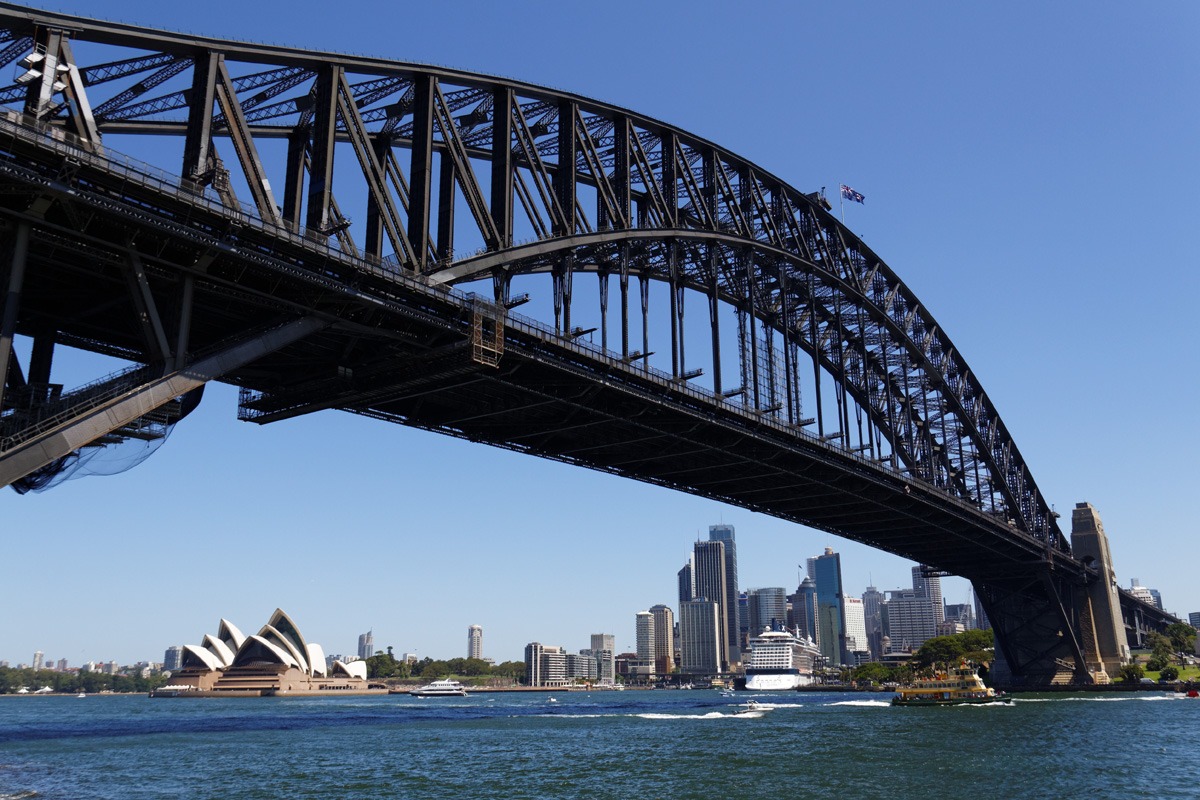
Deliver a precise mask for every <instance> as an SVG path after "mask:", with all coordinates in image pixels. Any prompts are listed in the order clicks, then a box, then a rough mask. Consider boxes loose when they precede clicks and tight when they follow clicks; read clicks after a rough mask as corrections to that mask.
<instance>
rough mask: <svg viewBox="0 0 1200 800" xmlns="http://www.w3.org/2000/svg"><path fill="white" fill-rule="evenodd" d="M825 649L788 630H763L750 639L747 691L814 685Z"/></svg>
mask: <svg viewBox="0 0 1200 800" xmlns="http://www.w3.org/2000/svg"><path fill="white" fill-rule="evenodd" d="M820 655H821V650H820V648H818V647H817V646H816V644H814V643H813V641H812V640H811V639H801V638H799V637H797V636H794V635H793V634H791V633H788V632H787V631H763V632H762V633H761V634H759V635H758V636H753V637H751V638H750V657H749V658H748V659H747V660H746V689H747V690H748V691H752V692H780V691H788V690H791V689H795V688H796V687H798V686H808V685H810V684H812V683H813V682H814V681H813V673H814V672H815V671H816V664H817V660H818V659H819V657H820Z"/></svg>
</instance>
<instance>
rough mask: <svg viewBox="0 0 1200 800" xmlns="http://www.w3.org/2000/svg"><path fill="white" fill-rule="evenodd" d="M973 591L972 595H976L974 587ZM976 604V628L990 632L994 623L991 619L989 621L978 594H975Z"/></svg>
mask: <svg viewBox="0 0 1200 800" xmlns="http://www.w3.org/2000/svg"><path fill="white" fill-rule="evenodd" d="M971 591H972V594H974V587H972V590H971ZM974 603H975V627H976V628H978V629H979V630H981V631H986V630H989V629H990V628H991V627H992V621H991V620H990V619H988V615H987V611H985V610H984V608H983V603H982V602H981V601H980V599H979V595H978V594H975V596H974Z"/></svg>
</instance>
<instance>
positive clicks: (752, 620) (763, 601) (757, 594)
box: [746, 586, 787, 636]
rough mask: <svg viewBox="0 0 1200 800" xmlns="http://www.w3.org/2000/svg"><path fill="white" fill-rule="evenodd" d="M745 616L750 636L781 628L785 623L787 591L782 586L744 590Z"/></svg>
mask: <svg viewBox="0 0 1200 800" xmlns="http://www.w3.org/2000/svg"><path fill="white" fill-rule="evenodd" d="M746 600H747V603H746V617H747V621H748V628H749V633H750V636H758V635H759V634H760V633H762V632H763V631H775V630H782V628H783V627H784V626H785V625H786V624H787V592H786V590H785V589H784V588H783V587H782V586H771V587H768V588H766V589H750V590H749V591H747V592H746Z"/></svg>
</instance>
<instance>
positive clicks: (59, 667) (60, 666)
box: [54, 658, 67, 672]
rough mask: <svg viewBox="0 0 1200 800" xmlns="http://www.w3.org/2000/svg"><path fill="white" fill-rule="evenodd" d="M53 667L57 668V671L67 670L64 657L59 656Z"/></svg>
mask: <svg viewBox="0 0 1200 800" xmlns="http://www.w3.org/2000/svg"><path fill="white" fill-rule="evenodd" d="M54 668H55V669H56V670H58V671H59V672H66V671H67V660H66V659H65V658H60V659H59V660H58V664H57V665H56V666H55V667H54Z"/></svg>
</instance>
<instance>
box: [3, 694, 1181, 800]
mask: <svg viewBox="0 0 1200 800" xmlns="http://www.w3.org/2000/svg"><path fill="white" fill-rule="evenodd" d="M554 697H555V699H556V700H557V702H553V703H551V702H549V696H548V695H544V694H536V695H524V694H523V695H514V694H491V695H486V694H484V695H475V696H471V697H465V698H429V699H418V698H411V697H408V696H404V695H392V696H382V697H338V698H308V699H302V698H291V699H279V698H262V699H230V700H197V699H150V698H146V697H132V696H95V697H88V698H75V697H4V698H0V800H9V799H10V798H49V799H51V800H59V799H60V798H62V799H70V800H74V799H75V798H113V799H114V800H115V799H116V798H120V799H121V800H130V799H131V798H168V797H169V798H175V797H187V798H230V797H238V798H309V797H311V798H317V797H319V798H379V797H384V798H456V799H457V798H467V797H503V798H543V797H563V798H567V797H570V798H576V797H579V798H630V797H642V798H666V797H672V798H691V797H704V798H723V797H759V796H762V797H771V798H798V797H827V798H843V797H887V798H891V799H892V800H902V799H903V798H954V800H962V798H964V797H969V798H1000V797H1004V798H1012V797H1021V798H1025V797H1030V798H1040V797H1046V798H1065V797H1087V798H1089V800H1095V799H1096V798H1122V800H1128V799H1129V798H1131V797H1156V798H1196V797H1200V746H1198V745H1197V743H1196V739H1195V735H1196V732H1197V730H1198V723H1200V700H1187V699H1181V698H1177V697H1175V696H1172V695H1166V694H1152V695H1146V694H1138V695H1120V696H1111V697H1108V696H1105V697H1097V696H1062V695H1057V696H1044V697H1040V698H1018V699H1017V701H1016V702H1015V703H1014V704H1012V705H1011V706H1003V705H990V706H983V707H977V706H959V707H953V708H892V707H891V706H889V705H888V704H887V703H886V699H885V698H886V697H887V696H886V695H862V694H836V693H799V694H798V693H788V694H777V695H747V694H739V695H738V696H736V697H732V698H731V697H724V696H722V695H721V694H719V693H718V692H714V691H682V692H679V691H655V692H634V691H628V692H592V693H570V694H557V695H554ZM749 697H754V698H755V699H757V700H758V701H759V702H763V703H765V704H767V705H768V706H769V710H768V711H767V712H766V713H764V714H763V715H762V716H760V717H756V718H747V717H746V716H737V717H735V716H733V715H732V711H733V710H734V709H735V708H736V707H737V704H739V703H742V702H745V700H746V699H748V698H749Z"/></svg>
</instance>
